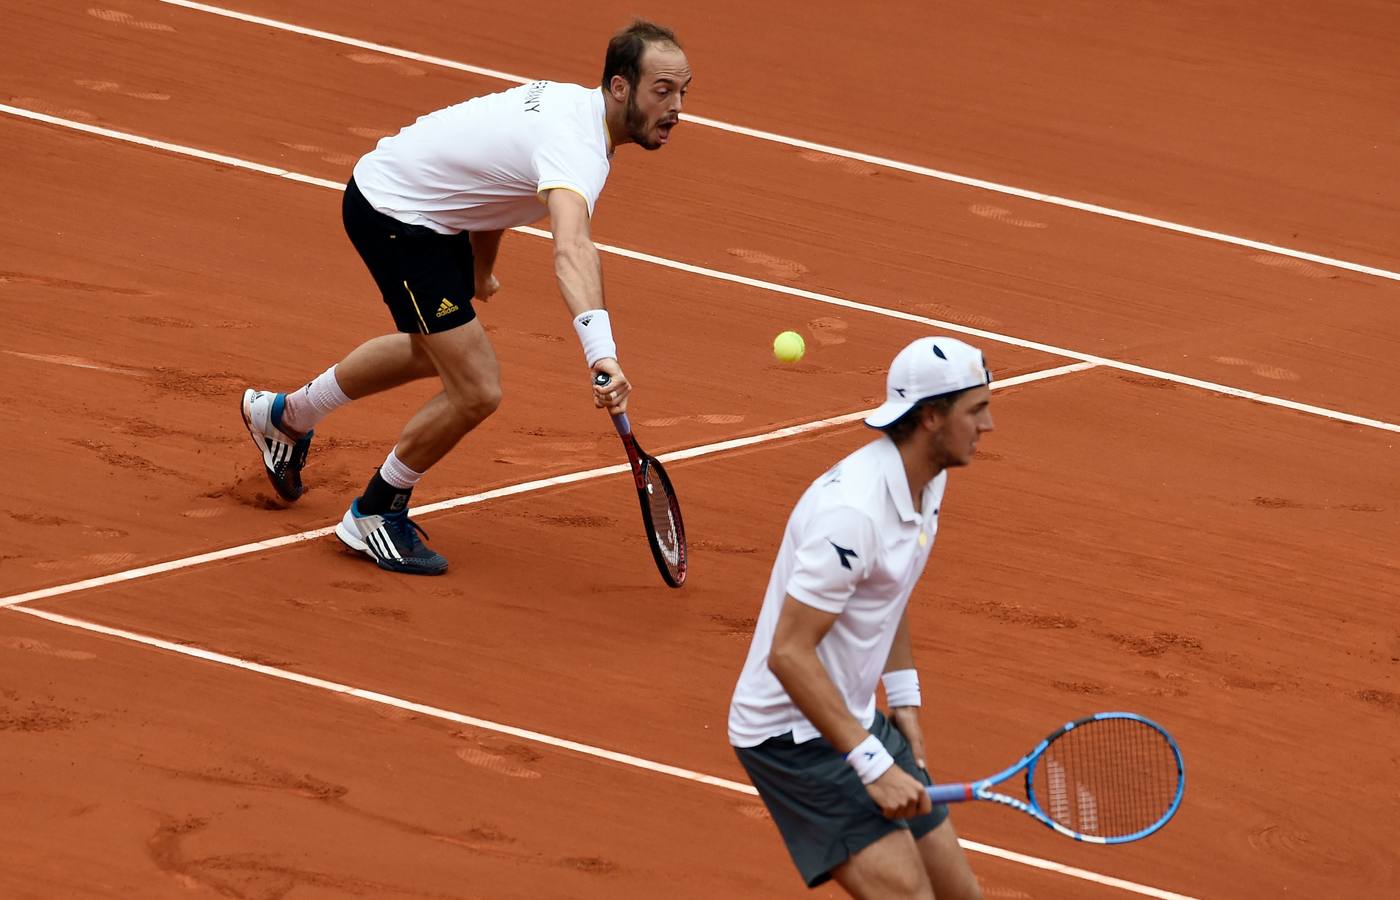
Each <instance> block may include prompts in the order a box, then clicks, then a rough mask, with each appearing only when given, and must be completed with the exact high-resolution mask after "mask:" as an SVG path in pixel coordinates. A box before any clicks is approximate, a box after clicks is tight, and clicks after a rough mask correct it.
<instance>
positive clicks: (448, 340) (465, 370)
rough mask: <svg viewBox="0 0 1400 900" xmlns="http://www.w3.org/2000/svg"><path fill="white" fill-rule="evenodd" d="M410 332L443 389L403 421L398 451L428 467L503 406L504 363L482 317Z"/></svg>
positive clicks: (420, 468)
mask: <svg viewBox="0 0 1400 900" xmlns="http://www.w3.org/2000/svg"><path fill="white" fill-rule="evenodd" d="M410 337H412V339H413V342H414V344H415V345H416V346H417V348H418V349H419V350H421V351H422V353H423V355H424V356H426V357H427V358H428V360H429V361H430V363H431V364H432V366H433V367H434V369H435V370H436V372H437V373H438V375H439V376H441V378H442V388H443V389H442V393H440V394H438V395H437V396H435V397H433V398H432V399H430V400H429V401H428V402H427V403H426V404H424V405H423V408H422V409H420V410H418V412H417V413H416V414H415V415H414V416H413V418H412V419H410V420H409V421H408V424H407V425H406V426H404V430H403V434H401V435H400V436H399V443H398V447H397V449H396V451H395V452H396V453H397V454H398V456H399V459H401V460H403V462H404V463H405V464H406V465H408V466H410V467H411V468H413V469H415V470H417V471H419V472H426V471H427V470H428V468H429V467H430V466H432V465H433V464H434V463H436V462H437V461H438V460H440V459H442V458H443V457H444V456H446V455H447V453H448V451H450V450H451V449H452V448H453V447H455V446H457V442H458V441H460V440H461V439H462V438H463V437H465V436H466V435H467V433H468V432H469V431H471V430H472V429H473V428H475V427H476V426H477V425H480V424H481V423H482V422H484V421H485V420H486V419H487V417H488V416H490V415H491V414H492V413H494V412H495V411H496V408H497V407H498V406H500V405H501V366H500V363H499V362H497V360H496V351H495V350H494V349H492V347H491V340H490V339H489V338H488V337H487V336H486V329H485V328H483V327H482V325H481V320H480V319H473V320H472V321H470V322H468V323H467V324H465V325H462V326H460V327H458V328H454V329H452V330H451V331H444V332H441V333H439V334H415V335H411V336H410Z"/></svg>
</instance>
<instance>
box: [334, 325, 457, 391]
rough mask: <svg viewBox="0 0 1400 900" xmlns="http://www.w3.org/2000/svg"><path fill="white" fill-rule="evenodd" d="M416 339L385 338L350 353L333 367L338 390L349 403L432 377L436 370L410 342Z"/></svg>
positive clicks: (423, 352) (371, 340) (405, 335)
mask: <svg viewBox="0 0 1400 900" xmlns="http://www.w3.org/2000/svg"><path fill="white" fill-rule="evenodd" d="M453 330H454V331H455V330H457V329H453ZM416 337H418V335H412V334H385V335H381V336H379V337H377V338H371V339H370V340H368V341H365V342H364V343H363V344H361V345H360V346H358V347H356V348H355V349H354V350H351V351H350V353H349V354H347V355H346V357H345V358H344V359H342V360H341V361H340V362H339V363H338V364H337V365H336V367H335V379H336V381H337V382H339V383H340V389H341V390H342V391H344V392H345V394H346V396H348V397H350V398H351V399H352V400H358V399H360V398H361V397H368V396H369V395H370V394H377V393H379V392H380V391H387V390H389V389H390V388H394V387H398V386H399V385H401V384H407V383H408V382H410V381H416V380H418V379H420V378H428V377H430V376H433V375H436V374H437V373H438V371H437V367H436V366H434V365H433V361H432V358H431V357H429V356H428V354H427V351H426V350H425V349H424V348H423V347H422V345H421V344H420V343H419V342H418V341H416V340H414V338H416Z"/></svg>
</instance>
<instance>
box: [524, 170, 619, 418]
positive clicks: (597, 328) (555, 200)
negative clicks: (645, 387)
mask: <svg viewBox="0 0 1400 900" xmlns="http://www.w3.org/2000/svg"><path fill="white" fill-rule="evenodd" d="M545 202H546V203H547V204H548V205H549V221H550V228H551V229H552V231H553V232H554V274H555V277H556V278H557V279H558V281H559V293H560V294H562V295H563V297H564V303H565V304H567V305H568V307H569V312H570V313H572V314H573V317H574V330H575V331H576V332H577V333H578V336H579V342H580V343H581V344H583V354H584V358H585V359H586V361H587V362H588V368H589V369H590V370H591V371H592V372H593V374H595V375H598V374H603V375H607V376H608V383H607V385H606V386H598V385H595V386H594V387H593V403H594V404H595V405H596V406H600V407H605V408H606V409H607V410H608V411H609V412H612V413H620V412H625V411H626V409H627V396H628V394H630V393H631V392H632V385H631V383H630V382H629V381H628V380H627V376H626V375H624V374H623V372H622V367H621V366H620V365H618V362H617V346H616V344H615V342H614V341H613V337H612V324H611V322H610V321H609V318H608V311H607V309H606V308H605V304H604V302H603V264H602V261H601V260H600V259H599V258H598V248H596V247H594V246H593V237H592V234H591V233H590V230H589V223H588V204H587V203H585V202H584V199H583V197H582V196H581V195H580V194H577V193H575V192H573V191H571V190H567V189H565V188H555V189H554V190H551V191H549V192H548V193H547V194H546V195H545Z"/></svg>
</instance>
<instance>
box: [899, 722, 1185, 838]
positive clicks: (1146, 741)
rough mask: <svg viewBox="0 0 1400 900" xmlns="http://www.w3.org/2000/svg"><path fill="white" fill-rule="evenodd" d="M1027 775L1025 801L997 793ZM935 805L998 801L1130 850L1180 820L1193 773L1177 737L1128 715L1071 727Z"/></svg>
mask: <svg viewBox="0 0 1400 900" xmlns="http://www.w3.org/2000/svg"><path fill="white" fill-rule="evenodd" d="M1023 769H1024V770H1025V773H1026V799H1025V800H1019V799H1017V798H1016V797H1010V796H1007V795H1006V794H999V793H996V792H995V791H992V790H991V787H992V785H995V784H1000V783H1001V782H1003V781H1007V780H1009V779H1011V778H1012V777H1014V776H1015V775H1016V774H1017V773H1018V772H1020V771H1022V770H1023ZM927 790H928V795H929V797H930V798H931V799H932V800H933V802H934V803H952V802H957V801H961V800H991V801H992V802H994V803H1003V804H1005V805H1007V806H1010V807H1011V808H1013V809H1019V810H1020V811H1021V812H1023V813H1027V814H1029V815H1031V816H1034V817H1035V818H1036V819H1038V820H1040V821H1041V822H1043V823H1045V824H1046V825H1048V826H1050V827H1051V828H1053V829H1055V830H1056V831H1058V832H1059V833H1060V834H1063V835H1066V836H1068V837H1072V838H1074V839H1075V840H1076V841H1090V842H1092V843H1095V844H1123V843H1127V842H1128V841H1136V840H1139V839H1141V838H1145V837H1147V836H1148V835H1149V834H1152V833H1153V832H1154V831H1156V830H1157V829H1159V828H1161V827H1162V826H1163V825H1165V824H1167V822H1168V820H1170V819H1171V817H1172V816H1173V815H1175V814H1176V810H1177V807H1178V806H1179V805H1180V804H1181V795H1182V793H1183V792H1184V791H1185V790H1186V765H1185V763H1184V762H1183V761H1182V759H1181V751H1180V750H1179V749H1178V748H1177V746H1176V742H1175V741H1174V740H1172V738H1171V735H1169V734H1167V732H1166V730H1165V729H1164V728H1162V726H1160V725H1158V724H1157V723H1156V722H1152V721H1150V720H1148V719H1144V718H1143V717H1142V716H1139V715H1134V714H1133V713H1125V712H1104V713H1096V714H1095V715H1092V716H1089V717H1088V718H1084V719H1078V720H1076V721H1074V722H1070V723H1068V724H1067V725H1065V726H1063V727H1062V728H1060V729H1059V730H1057V731H1056V732H1055V733H1054V734H1052V735H1050V736H1049V737H1047V738H1046V739H1045V740H1043V741H1041V742H1040V744H1039V745H1038V746H1036V748H1035V749H1034V750H1032V751H1031V752H1030V753H1028V754H1026V755H1025V756H1024V757H1022V758H1021V761H1020V762H1018V763H1016V764H1015V765H1014V766H1011V767H1010V768H1008V769H1006V770H1004V771H1001V772H998V773H997V774H995V775H993V776H992V777H990V778H984V779H982V780H981V781H974V782H971V783H969V784H935V785H932V786H930V787H929V788H928V789H927Z"/></svg>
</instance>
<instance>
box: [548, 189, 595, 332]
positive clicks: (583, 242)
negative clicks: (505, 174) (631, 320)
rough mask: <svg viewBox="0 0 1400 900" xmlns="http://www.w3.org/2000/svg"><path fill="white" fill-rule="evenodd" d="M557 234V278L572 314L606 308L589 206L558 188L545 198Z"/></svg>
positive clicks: (580, 198) (578, 196)
mask: <svg viewBox="0 0 1400 900" xmlns="http://www.w3.org/2000/svg"><path fill="white" fill-rule="evenodd" d="M545 201H546V203H547V204H548V206H549V227H550V230H551V231H553V232H554V275H555V277H556V278H558V280H559V293H560V294H562V295H563V296H564V303H565V304H566V305H567V306H568V307H569V312H570V313H571V314H572V315H574V316H577V315H579V314H580V313H584V312H588V311H589V310H592V309H603V308H604V306H605V305H606V304H605V303H604V302H603V264H602V261H601V260H600V259H599V258H598V248H597V247H594V246H593V236H592V234H591V232H590V229H589V223H588V204H587V203H586V202H585V201H584V199H583V197H582V196H580V195H579V194H577V193H575V192H573V191H571V190H567V189H565V188H555V189H554V190H552V191H549V192H548V193H547V194H546V195H545Z"/></svg>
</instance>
